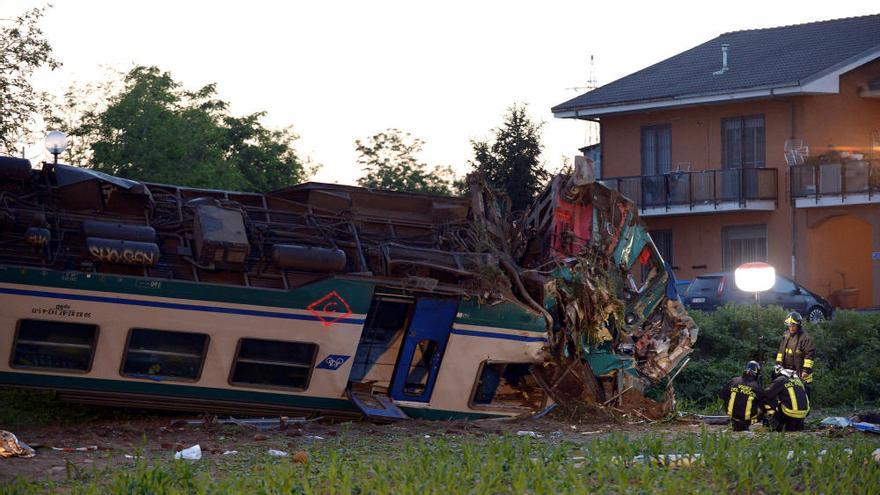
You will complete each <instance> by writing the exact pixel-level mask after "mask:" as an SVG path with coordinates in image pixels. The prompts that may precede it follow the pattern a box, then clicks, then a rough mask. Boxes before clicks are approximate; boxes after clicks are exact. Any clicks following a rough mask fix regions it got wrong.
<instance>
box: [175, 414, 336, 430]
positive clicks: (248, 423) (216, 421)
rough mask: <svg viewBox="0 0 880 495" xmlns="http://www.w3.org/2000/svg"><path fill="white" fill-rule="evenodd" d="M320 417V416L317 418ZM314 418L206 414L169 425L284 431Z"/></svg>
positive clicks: (179, 420)
mask: <svg viewBox="0 0 880 495" xmlns="http://www.w3.org/2000/svg"><path fill="white" fill-rule="evenodd" d="M317 419H320V418H317ZM315 420H316V419H312V420H309V419H306V418H290V417H287V416H279V417H277V418H248V419H237V418H233V417H232V416H230V417H228V418H217V417H216V416H208V417H205V418H201V419H177V420H174V421H172V422H171V426H173V427H179V426H204V427H209V426H214V425H236V426H243V427H247V428H254V429H257V430H261V431H266V430H281V431H284V430H286V429H287V427H288V426H289V425H291V424H303V423H309V422H313V421H315Z"/></svg>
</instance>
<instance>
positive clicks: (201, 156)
mask: <svg viewBox="0 0 880 495" xmlns="http://www.w3.org/2000/svg"><path fill="white" fill-rule="evenodd" d="M228 107H229V104H228V103H227V102H225V101H223V100H220V99H218V98H217V97H216V85H214V84H208V85H206V86H204V87H202V88H200V89H198V90H196V91H188V90H185V89H183V88H182V87H181V85H180V83H178V82H177V81H175V80H174V79H173V78H172V77H171V75H170V74H169V73H168V72H162V71H161V70H160V69H159V68H157V67H141V66H139V67H135V68H134V69H132V70H131V71H129V72H128V73H127V74H126V75H125V77H124V79H123V87H122V89H121V90H120V92H119V93H118V94H115V95H112V96H111V97H110V98H109V101H108V104H107V106H106V108H105V109H103V110H102V111H94V112H93V111H89V112H86V114H85V115H84V117H83V119H82V123H81V124H80V125H79V126H76V128H75V129H73V135H74V136H77V137H79V138H81V139H84V140H85V141H86V142H89V143H90V147H91V152H92V166H93V167H94V168H95V169H96V170H99V171H102V172H106V173H110V174H114V175H119V176H122V177H126V178H130V179H135V180H143V181H151V182H164V183H169V184H179V185H185V186H192V187H209V188H217V189H237V190H247V191H267V190H271V189H276V188H279V187H284V186H288V185H291V184H295V183H298V182H301V181H302V180H304V179H305V178H306V177H307V176H308V175H309V171H308V170H306V169H305V167H304V166H303V163H302V161H301V160H300V159H299V157H298V156H297V154H296V152H295V151H294V149H293V147H292V145H293V142H294V141H295V140H296V139H297V136H296V135H295V134H294V133H293V132H292V131H291V130H290V129H289V128H288V129H283V130H271V129H267V128H265V127H264V126H263V125H262V124H261V123H260V119H261V118H262V117H263V116H264V115H265V114H264V113H263V112H257V113H254V114H251V115H246V116H244V117H235V116H232V115H230V114H229V113H228Z"/></svg>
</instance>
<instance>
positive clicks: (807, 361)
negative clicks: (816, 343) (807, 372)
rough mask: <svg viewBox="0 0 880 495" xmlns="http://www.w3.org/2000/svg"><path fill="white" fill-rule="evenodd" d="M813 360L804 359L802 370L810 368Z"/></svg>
mask: <svg viewBox="0 0 880 495" xmlns="http://www.w3.org/2000/svg"><path fill="white" fill-rule="evenodd" d="M812 367H813V360H812V359H804V368H812Z"/></svg>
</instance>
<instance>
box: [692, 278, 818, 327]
mask: <svg viewBox="0 0 880 495" xmlns="http://www.w3.org/2000/svg"><path fill="white" fill-rule="evenodd" d="M754 301H755V295H754V294H753V293H751V292H743V291H741V290H739V289H737V287H736V283H735V282H734V278H733V272H724V273H707V274H705V275H700V276H699V277H696V278H695V279H694V281H693V282H691V285H690V286H688V289H687V292H685V296H684V304H685V306H687V307H688V309H701V310H703V311H712V310H715V309H716V308H718V307H719V306H724V305H725V304H727V303H728V302H734V303H739V304H752V303H754ZM759 302H760V304H761V305H762V306H769V305H771V304H774V305H777V306H782V307H783V308H785V309H787V310H790V311H797V312H799V313H800V314H802V315H803V316H804V318H806V319H808V320H810V321H822V320H827V319H830V318H831V315H832V313H833V312H834V307H833V306H832V305H831V303H829V302H828V301H826V300H825V299H824V298H822V297H821V296H819V295H817V294H814V293H813V292H810V291H808V290H807V289H805V288H803V287H801V286H800V285H798V284H797V283H795V282H794V281H792V280H790V279H787V278H785V277H781V276H779V275H777V276H776V284H775V285H774V286H773V288H771V289H770V290H768V291H767V292H762V293H761V295H760V297H759Z"/></svg>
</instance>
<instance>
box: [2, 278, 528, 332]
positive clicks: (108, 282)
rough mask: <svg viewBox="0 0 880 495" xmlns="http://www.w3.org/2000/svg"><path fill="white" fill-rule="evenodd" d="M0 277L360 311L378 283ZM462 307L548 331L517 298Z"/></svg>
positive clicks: (488, 321) (496, 322) (491, 323)
mask: <svg viewBox="0 0 880 495" xmlns="http://www.w3.org/2000/svg"><path fill="white" fill-rule="evenodd" d="M0 282H6V283H13V284H23V285H31V286H40V287H52V288H58V289H75V290H87V291H96V292H110V293H119V294H131V295H143V296H152V297H165V298H171V299H185V300H190V301H211V302H226V303H233V304H248V305H252V306H263V307H274V308H287V309H305V308H306V307H307V306H308V305H309V304H311V303H313V302H315V301H317V300H320V299H321V298H323V297H325V296H326V295H327V294H329V293H331V292H333V291H336V292H337V293H338V294H339V295H340V296H341V297H342V298H343V299H344V300H345V301H346V303H347V304H348V305H349V307H350V308H351V311H352V312H353V313H357V314H365V313H367V312H368V311H369V309H370V302H371V299H372V296H373V289H374V288H375V287H376V285H377V284H375V283H374V282H372V281H369V280H364V281H359V280H350V279H341V278H336V277H330V278H327V279H324V280H319V281H317V282H313V283H311V284H308V285H305V286H302V287H298V288H296V289H291V290H276V289H262V288H255V287H235V286H227V285H219V284H206V283H199V282H186V281H179V280H164V279H151V278H145V277H130V276H123V275H112V274H105V273H104V274H102V273H92V274H87V273H83V272H76V271H68V272H60V271H56V270H47V269H39V268H26V267H15V266H0ZM458 312H459V314H460V316H459V318H458V319H457V320H456V323H463V324H467V325H479V326H486V327H493V328H508V329H513V330H527V331H532V332H544V331H545V330H546V326H545V323H544V319H543V317H542V316H541V315H539V314H537V313H533V312H531V311H528V310H526V309H524V308H523V307H522V306H520V305H518V304H515V303H512V302H507V301H505V302H501V303H500V304H495V305H492V306H490V305H486V304H481V303H480V302H479V301H478V300H477V298H475V297H471V298H462V300H461V303H460V305H459V310H458Z"/></svg>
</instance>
